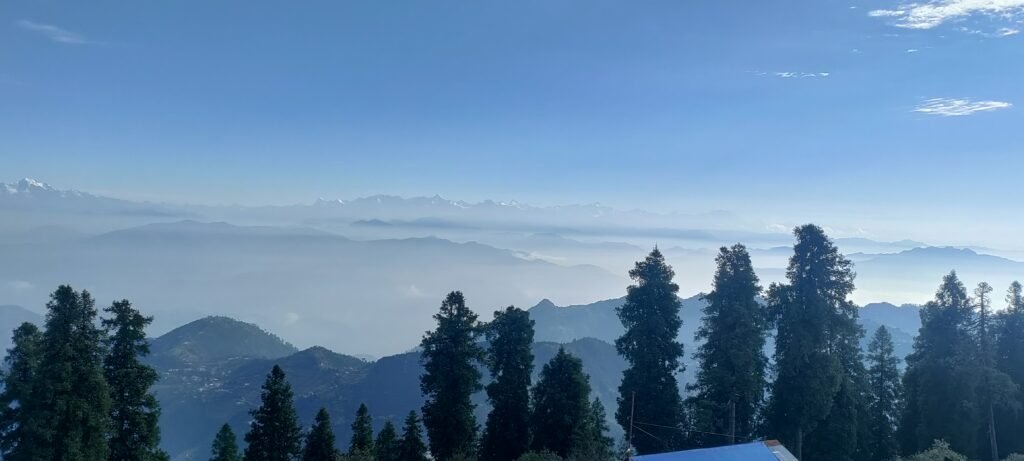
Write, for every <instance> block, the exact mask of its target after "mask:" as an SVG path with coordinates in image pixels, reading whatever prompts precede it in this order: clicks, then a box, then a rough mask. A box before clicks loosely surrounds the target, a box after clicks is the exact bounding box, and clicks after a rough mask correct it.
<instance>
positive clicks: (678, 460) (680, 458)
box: [633, 442, 779, 461]
mask: <svg viewBox="0 0 1024 461" xmlns="http://www.w3.org/2000/svg"><path fill="white" fill-rule="evenodd" d="M633 460H634V461H779V458H778V457H776V456H775V454H774V453H772V450H771V449H769V448H768V447H767V446H765V444H764V442H754V443H746V444H742V445H729V446H724V447H716V448H702V449H699V450H688V451H677V452H673V453H660V454H657V455H645V456H634V457H633Z"/></svg>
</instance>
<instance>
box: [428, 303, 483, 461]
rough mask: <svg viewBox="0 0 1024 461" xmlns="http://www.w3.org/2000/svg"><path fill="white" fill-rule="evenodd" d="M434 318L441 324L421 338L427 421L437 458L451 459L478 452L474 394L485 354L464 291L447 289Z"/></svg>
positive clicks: (478, 387) (432, 449) (474, 315)
mask: <svg viewBox="0 0 1024 461" xmlns="http://www.w3.org/2000/svg"><path fill="white" fill-rule="evenodd" d="M434 320H436V321H437V329H436V330H434V331H431V332H428V333H427V334H426V336H424V338H423V342H422V343H421V346H422V349H423V351H422V361H423V369H424V373H423V375H422V376H421V377H420V389H421V390H422V391H423V394H424V395H425V396H426V398H427V402H426V403H425V404H424V405H423V423H424V425H425V426H426V428H427V435H428V437H429V439H430V453H431V454H432V455H433V456H434V459H438V460H447V459H449V458H451V457H452V456H454V455H456V454H463V455H465V454H469V453H472V452H473V447H474V445H475V443H476V431H477V426H476V419H475V417H474V416H473V410H474V409H475V408H476V405H474V404H473V402H472V401H471V400H470V397H471V396H472V395H473V393H474V392H476V391H478V390H480V388H481V386H480V378H481V376H480V370H478V369H477V368H476V364H477V363H479V362H480V361H481V360H482V359H483V355H484V353H483V350H482V349H481V348H480V346H479V345H478V344H477V337H478V335H479V326H478V324H477V316H476V314H474V313H473V311H471V310H470V309H469V308H468V307H466V300H465V298H464V297H463V296H462V293H461V292H458V291H455V292H452V293H449V294H448V296H447V297H446V298H445V300H444V302H443V303H442V304H441V309H440V311H439V312H438V313H437V314H435V315H434Z"/></svg>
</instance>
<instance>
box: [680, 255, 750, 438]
mask: <svg viewBox="0 0 1024 461" xmlns="http://www.w3.org/2000/svg"><path fill="white" fill-rule="evenodd" d="M715 262H716V263H717V265H718V269H717V270H716V272H715V278H714V281H713V288H712V291H711V292H710V293H708V294H706V295H704V296H703V299H704V301H706V302H707V305H706V306H705V307H704V318H703V323H702V324H701V326H700V328H699V329H698V330H697V334H696V338H695V339H696V340H697V341H698V342H702V343H703V344H702V345H701V346H700V348H699V349H698V351H697V354H696V359H697V362H698V364H699V365H700V369H699V370H698V371H697V379H696V382H695V383H694V384H692V385H690V386H689V389H690V391H691V392H693V397H691V398H690V399H689V400H688V401H687V406H688V407H689V409H690V412H689V414H690V415H691V416H690V423H691V425H692V426H693V428H694V429H695V430H696V431H700V432H693V433H691V437H690V439H691V440H690V442H691V444H693V445H696V446H716V445H725V444H728V443H731V442H732V441H733V438H732V437H726V436H723V435H722V434H728V435H730V436H731V435H732V434H735V438H736V439H737V440H749V439H750V438H751V437H753V436H754V433H755V431H756V429H757V428H756V425H757V421H758V414H759V412H760V410H761V407H762V405H763V403H764V392H765V387H766V385H767V382H766V378H765V374H766V368H767V366H768V359H767V357H765V355H764V345H765V337H766V336H767V327H766V320H767V319H766V318H765V313H764V309H763V307H762V306H761V305H760V303H758V300H757V298H758V296H760V294H761V287H760V286H758V279H757V276H756V275H755V274H754V267H753V265H752V264H751V262H750V254H749V253H747V249H746V247H744V246H743V245H739V244H737V245H733V247H732V248H725V247H723V248H721V250H720V251H719V253H718V257H717V258H715ZM708 433H714V434H715V435H708Z"/></svg>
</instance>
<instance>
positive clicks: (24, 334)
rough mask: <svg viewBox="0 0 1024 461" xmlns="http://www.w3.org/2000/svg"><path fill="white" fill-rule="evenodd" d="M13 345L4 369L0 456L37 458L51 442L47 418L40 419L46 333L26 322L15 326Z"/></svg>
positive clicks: (22, 460)
mask: <svg viewBox="0 0 1024 461" xmlns="http://www.w3.org/2000/svg"><path fill="white" fill-rule="evenodd" d="M11 343H12V347H11V348H10V349H8V350H7V357H4V367H3V370H2V371H0V379H2V385H3V392H0V458H2V459H5V460H8V461H36V460H42V457H41V456H40V455H41V453H42V452H43V450H44V447H46V446H48V444H49V441H48V440H47V433H46V432H45V429H46V425H47V423H46V421H44V420H41V419H40V412H39V409H38V403H39V401H38V399H37V398H36V394H35V387H36V381H37V379H38V374H39V366H40V360H41V355H42V343H43V334H42V333H41V332H40V331H39V328H38V327H36V326H35V325H34V324H31V323H28V322H25V323H23V324H21V326H19V327H18V328H17V329H15V330H14V336H13V337H12V339H11Z"/></svg>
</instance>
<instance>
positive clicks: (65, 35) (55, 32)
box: [18, 19, 92, 45]
mask: <svg viewBox="0 0 1024 461" xmlns="http://www.w3.org/2000/svg"><path fill="white" fill-rule="evenodd" d="M18 27H21V28H22V29H25V30H28V31H32V32H35V33H38V34H42V35H44V36H46V38H49V39H50V40H52V41H54V42H57V43H63V44H66V45H88V44H89V43H92V42H90V41H89V40H88V39H86V38H85V37H84V36H82V34H79V33H76V32H72V31H70V30H67V29H62V28H60V27H57V26H55V25H52V24H43V23H39V22H34V21H29V20H27V19H22V20H21V21H18Z"/></svg>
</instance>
